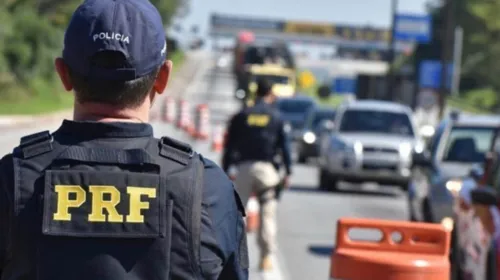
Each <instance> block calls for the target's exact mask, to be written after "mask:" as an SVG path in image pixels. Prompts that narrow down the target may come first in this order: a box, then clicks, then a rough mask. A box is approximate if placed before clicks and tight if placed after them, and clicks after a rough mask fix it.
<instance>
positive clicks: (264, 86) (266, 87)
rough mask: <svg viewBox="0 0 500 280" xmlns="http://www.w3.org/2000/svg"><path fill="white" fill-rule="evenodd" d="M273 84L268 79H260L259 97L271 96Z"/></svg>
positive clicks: (258, 83) (258, 84)
mask: <svg viewBox="0 0 500 280" xmlns="http://www.w3.org/2000/svg"><path fill="white" fill-rule="evenodd" d="M272 88H273V83H272V82H271V81H269V80H268V79H259V80H258V81H257V92H256V95H257V97H266V96H268V95H270V94H271V89H272Z"/></svg>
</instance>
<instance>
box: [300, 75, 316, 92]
mask: <svg viewBox="0 0 500 280" xmlns="http://www.w3.org/2000/svg"><path fill="white" fill-rule="evenodd" d="M299 83H300V87H301V88H310V87H312V86H313V85H314V84H316V78H315V77H314V74H313V73H311V71H304V72H302V73H300V76H299Z"/></svg>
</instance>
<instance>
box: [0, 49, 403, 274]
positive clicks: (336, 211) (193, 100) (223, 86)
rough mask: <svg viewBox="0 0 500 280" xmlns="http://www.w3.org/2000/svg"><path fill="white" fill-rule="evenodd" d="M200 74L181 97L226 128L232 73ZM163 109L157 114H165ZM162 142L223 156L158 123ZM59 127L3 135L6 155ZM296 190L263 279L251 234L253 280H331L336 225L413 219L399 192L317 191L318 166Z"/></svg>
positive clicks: (205, 64)
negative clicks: (349, 220) (29, 137)
mask: <svg viewBox="0 0 500 280" xmlns="http://www.w3.org/2000/svg"><path fill="white" fill-rule="evenodd" d="M196 59H197V61H198V63H197V67H196V69H197V72H196V73H195V75H194V76H193V79H192V81H191V82H190V83H189V84H188V85H187V87H186V88H185V90H184V91H182V92H181V95H182V97H183V98H184V99H186V100H187V101H189V102H190V105H191V106H192V107H193V108H194V106H195V105H197V104H200V103H207V104H208V105H209V108H210V113H211V124H212V126H213V125H217V124H222V123H225V121H226V120H227V118H228V116H229V115H230V114H232V113H234V112H236V110H237V109H238V104H237V103H236V102H235V100H234V99H233V97H232V91H233V89H234V86H233V83H232V79H231V75H230V72H229V69H227V68H226V69H215V68H214V62H213V60H212V58H211V57H210V55H209V54H207V53H198V54H197V58H196ZM159 105H161V104H160V103H158V104H156V105H155V107H154V110H158V109H159ZM152 124H153V126H154V130H155V134H156V136H162V135H168V136H171V137H174V138H177V139H180V140H184V141H188V142H190V143H191V144H192V145H193V146H194V147H195V148H196V149H197V150H198V152H200V153H202V154H203V155H204V156H205V157H208V158H210V159H212V160H214V161H215V162H217V163H219V162H220V157H221V155H220V154H219V153H215V152H212V151H211V149H210V142H209V141H204V142H199V141H191V139H190V138H189V137H188V136H187V135H186V134H185V133H184V132H182V131H179V130H177V129H176V128H175V127H173V126H172V125H170V124H165V123H161V122H159V121H153V122H152ZM58 126H59V123H48V124H37V125H36V126H32V127H27V128H22V129H2V130H3V131H2V133H3V134H4V135H3V137H2V138H1V139H0V152H2V154H4V153H7V152H9V151H10V150H11V149H12V148H13V147H14V146H15V145H17V144H18V141H19V137H20V136H23V135H26V134H28V133H32V132H36V131H39V130H41V129H50V130H52V131H53V130H54V129H56V128H57V127H58ZM291 184H292V187H291V189H290V190H289V191H287V192H285V194H284V195H283V197H282V200H281V202H280V205H279V227H278V230H279V233H278V234H279V236H278V240H279V252H278V253H277V256H276V263H277V266H276V269H275V271H273V272H272V273H268V274H261V273H259V272H258V270H257V264H258V251H257V247H256V238H255V235H254V234H250V235H249V238H248V242H249V248H250V265H251V268H250V270H251V273H250V274H251V276H250V279H251V280H257V279H273V280H281V279H284V280H285V279H286V280H304V279H307V280H325V279H328V277H329V275H328V273H329V267H330V264H329V262H330V259H329V257H330V254H331V252H332V249H333V248H334V246H335V244H334V240H335V232H336V228H335V225H336V221H337V219H339V218H340V217H370V218H382V219H399V220H404V219H406V218H407V217H408V214H407V212H408V211H407V198H406V194H404V193H403V192H402V191H400V190H399V189H397V188H396V187H391V186H384V187H378V186H376V185H370V184H367V185H364V186H356V185H347V184H344V185H343V186H342V187H341V190H340V191H339V192H337V193H326V192H320V191H317V190H316V186H317V170H316V168H315V167H314V165H313V164H310V165H297V166H295V167H294V174H293V177H292V180H291ZM357 236H359V238H372V239H374V238H376V237H377V236H376V234H374V233H360V234H359V235H357Z"/></svg>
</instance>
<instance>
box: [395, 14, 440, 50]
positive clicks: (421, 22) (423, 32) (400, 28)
mask: <svg viewBox="0 0 500 280" xmlns="http://www.w3.org/2000/svg"><path fill="white" fill-rule="evenodd" d="M431 30H432V18H431V16H428V15H407V14H400V15H396V17H395V21H394V38H395V39H396V40H399V41H411V42H417V43H429V42H430V41H431V39H432V38H431V37H432V31H431Z"/></svg>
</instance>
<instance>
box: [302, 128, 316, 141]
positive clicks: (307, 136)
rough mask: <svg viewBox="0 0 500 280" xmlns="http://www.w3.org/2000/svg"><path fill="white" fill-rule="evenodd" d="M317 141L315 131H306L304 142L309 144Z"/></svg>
mask: <svg viewBox="0 0 500 280" xmlns="http://www.w3.org/2000/svg"><path fill="white" fill-rule="evenodd" d="M315 141H316V135H314V133H312V132H310V131H308V132H306V133H304V142H306V143H307V144H312V143H314V142H315Z"/></svg>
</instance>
